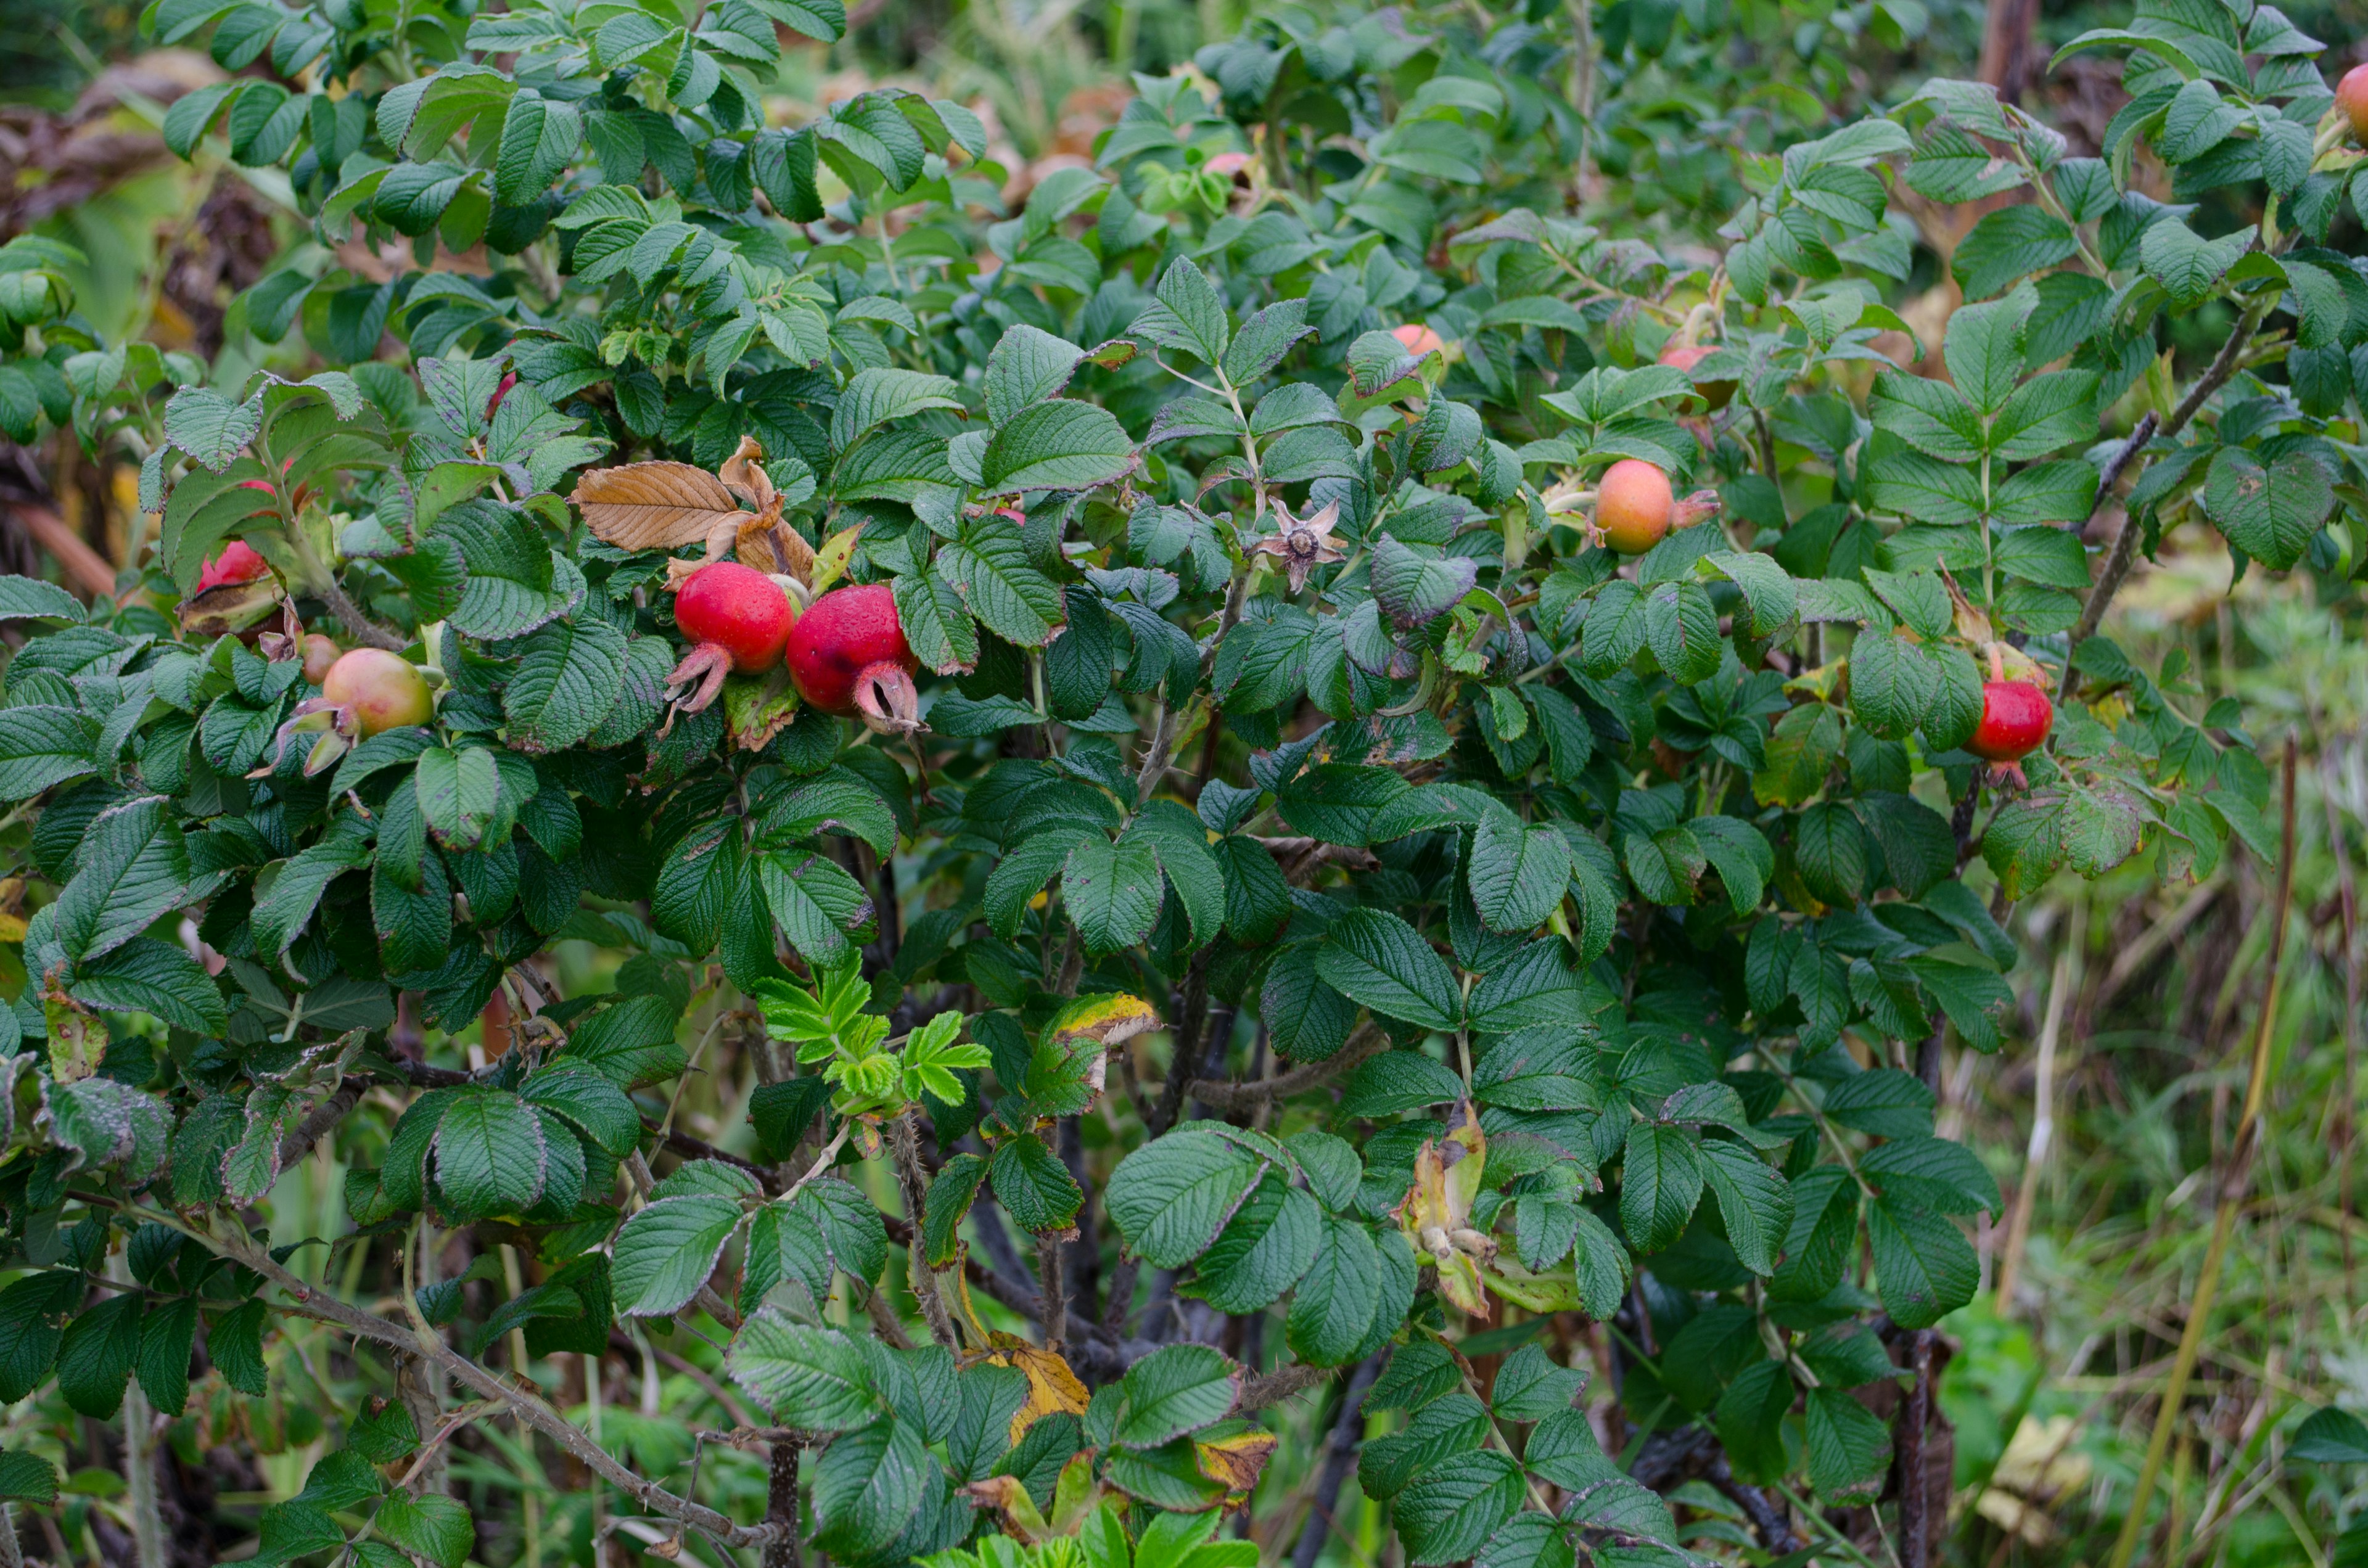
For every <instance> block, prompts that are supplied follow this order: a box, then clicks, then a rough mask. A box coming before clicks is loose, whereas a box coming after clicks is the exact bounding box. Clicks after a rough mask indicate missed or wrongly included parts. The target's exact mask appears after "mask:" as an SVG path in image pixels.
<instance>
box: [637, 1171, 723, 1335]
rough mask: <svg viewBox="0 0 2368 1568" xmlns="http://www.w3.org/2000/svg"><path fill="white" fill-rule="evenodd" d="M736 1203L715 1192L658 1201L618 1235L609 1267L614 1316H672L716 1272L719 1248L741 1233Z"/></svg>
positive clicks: (720, 1251) (720, 1254) (651, 1204)
mask: <svg viewBox="0 0 2368 1568" xmlns="http://www.w3.org/2000/svg"><path fill="white" fill-rule="evenodd" d="M742 1218H743V1211H742V1210H741V1207H740V1205H739V1203H738V1202H736V1201H735V1200H734V1199H730V1198H725V1197H723V1196H721V1195H719V1194H715V1193H687V1194H684V1195H682V1196H680V1197H675V1198H660V1199H656V1200H655V1201H654V1202H652V1203H650V1204H649V1205H648V1206H647V1207H645V1208H643V1209H641V1210H637V1211H636V1212H635V1213H634V1214H633V1215H632V1217H631V1218H629V1219H628V1220H626V1221H625V1224H624V1228H623V1229H621V1230H620V1231H619V1232H618V1233H617V1243H616V1250H615V1260H614V1262H613V1264H612V1265H611V1268H612V1270H613V1273H612V1275H611V1280H612V1288H613V1289H614V1290H615V1291H616V1301H617V1311H618V1312H619V1313H620V1314H622V1315H624V1316H628V1317H671V1316H673V1315H674V1314H675V1313H676V1312H680V1311H681V1310H682V1309H683V1307H684V1306H685V1305H687V1304H688V1303H689V1301H690V1300H691V1298H692V1297H694V1296H696V1295H698V1294H699V1288H700V1286H701V1285H704V1284H706V1283H707V1277H708V1276H709V1275H711V1274H712V1273H714V1272H715V1263H716V1259H717V1258H719V1257H721V1256H723V1244H724V1243H726V1242H728V1241H730V1240H731V1239H732V1234H733V1233H734V1231H737V1230H738V1229H739V1228H740V1221H741V1219H742Z"/></svg>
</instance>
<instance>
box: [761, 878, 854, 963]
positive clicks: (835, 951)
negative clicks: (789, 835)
mask: <svg viewBox="0 0 2368 1568" xmlns="http://www.w3.org/2000/svg"><path fill="white" fill-rule="evenodd" d="M757 881H758V883H759V885H760V886H761V887H762V888H763V889H764V893H765V903H766V906H767V907H768V908H769V909H770V910H771V911H772V912H773V919H774V921H775V922H776V923H777V924H778V925H780V928H781V931H782V934H783V935H785V936H787V937H789V939H790V942H791V945H792V946H793V947H795V948H796V949H798V951H799V952H800V953H802V954H803V955H804V957H805V959H806V960H807V961H808V962H810V963H817V964H821V965H823V966H824V967H825V968H830V967H833V966H836V965H837V964H838V963H840V962H841V961H843V960H845V958H846V956H847V955H848V953H850V952H852V951H853V950H854V947H853V944H852V943H850V942H849V941H848V932H850V931H853V930H855V929H856V928H857V927H859V926H866V925H869V924H870V923H871V918H872V909H871V897H870V895H869V894H867V893H865V892H864V891H863V884H862V883H860V882H859V881H856V880H855V879H854V878H853V877H852V876H849V875H848V872H847V870H846V869H845V868H844V867H842V866H840V865H839V864H838V862H837V861H836V860H833V859H830V858H827V857H825V856H822V855H816V854H811V853H805V852H802V851H797V850H778V849H777V850H768V851H766V852H764V853H762V854H760V855H758V856H757Z"/></svg>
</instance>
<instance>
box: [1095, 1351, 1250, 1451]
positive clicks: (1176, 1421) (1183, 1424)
mask: <svg viewBox="0 0 2368 1568" xmlns="http://www.w3.org/2000/svg"><path fill="white" fill-rule="evenodd" d="M1119 1392H1121V1394H1122V1395H1123V1396H1124V1398H1125V1401H1126V1403H1125V1404H1124V1406H1123V1408H1122V1409H1121V1413H1120V1415H1119V1418H1118V1426H1117V1429H1116V1430H1115V1431H1114V1432H1112V1434H1111V1436H1110V1440H1111V1441H1112V1442H1114V1443H1116V1444H1118V1445H1119V1446H1120V1447H1121V1448H1128V1449H1156V1448H1158V1447H1160V1446H1161V1445H1163V1444H1166V1443H1169V1442H1173V1441H1174V1440H1175V1439H1176V1438H1178V1437H1183V1436H1184V1435H1185V1434H1187V1433H1190V1432H1197V1431H1199V1430H1201V1428H1202V1427H1204V1426H1214V1425H1216V1424H1217V1423H1218V1422H1220V1421H1223V1420H1224V1418H1225V1417H1226V1416H1228V1415H1232V1414H1233V1410H1234V1402H1235V1400H1236V1399H1238V1398H1240V1397H1241V1392H1242V1369H1240V1368H1239V1367H1237V1366H1235V1364H1234V1363H1233V1362H1232V1361H1231V1360H1229V1359H1228V1358H1226V1357H1225V1355H1224V1352H1222V1351H1220V1350H1218V1349H1216V1348H1215V1347H1214V1346H1207V1345H1168V1346H1161V1347H1160V1348H1159V1349H1157V1350H1155V1351H1153V1352H1152V1353H1151V1354H1150V1355H1148V1356H1145V1357H1144V1358H1143V1359H1142V1360H1140V1361H1137V1362H1136V1363H1135V1364H1134V1365H1133V1366H1132V1367H1129V1368H1128V1369H1126V1375H1125V1377H1124V1378H1122V1379H1121V1380H1120V1382H1119Z"/></svg>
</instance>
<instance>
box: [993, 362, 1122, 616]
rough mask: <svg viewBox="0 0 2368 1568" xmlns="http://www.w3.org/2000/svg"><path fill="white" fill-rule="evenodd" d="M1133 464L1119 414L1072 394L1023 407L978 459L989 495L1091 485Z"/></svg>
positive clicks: (1118, 476) (1113, 477)
mask: <svg viewBox="0 0 2368 1568" xmlns="http://www.w3.org/2000/svg"><path fill="white" fill-rule="evenodd" d="M1133 467H1134V443H1133V441H1132V440H1130V439H1128V438H1127V434H1126V429H1125V427H1124V426H1121V425H1120V424H1119V422H1118V419H1117V417H1116V416H1115V415H1112V414H1111V413H1110V411H1109V410H1108V409H1105V408H1101V407H1099V406H1097V405H1095V404H1093V403H1079V402H1076V401H1075V400H1074V399H1070V398H1053V399H1051V400H1049V401H1047V402H1043V403H1035V404H1032V405H1030V407H1027V408H1024V409H1021V410H1020V411H1019V412H1018V413H1017V414H1015V415H1013V416H1012V417H1011V419H1010V421H1009V422H1008V423H1007V424H1005V425H1003V426H1000V427H999V428H997V429H996V432H995V434H994V435H992V436H990V437H987V442H986V450H985V454H984V455H983V456H982V457H981V459H980V460H979V470H980V480H981V488H982V489H983V490H984V491H985V493H986V494H991V495H1012V494H1019V492H1021V491H1023V490H1090V489H1092V488H1094V487H1095V486H1097V485H1102V484H1108V483H1110V482H1111V481H1113V480H1117V479H1121V478H1123V477H1125V475H1126V474H1127V473H1128V472H1130V471H1131V470H1132V469H1133ZM981 619H985V618H984V617H981ZM989 624H992V622H990V623H989Z"/></svg>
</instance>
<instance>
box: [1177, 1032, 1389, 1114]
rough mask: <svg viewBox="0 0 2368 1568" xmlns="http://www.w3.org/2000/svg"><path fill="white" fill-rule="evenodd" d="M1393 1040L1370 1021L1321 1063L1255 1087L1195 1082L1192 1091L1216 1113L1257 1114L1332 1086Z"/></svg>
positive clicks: (1194, 1096)
mask: <svg viewBox="0 0 2368 1568" xmlns="http://www.w3.org/2000/svg"><path fill="white" fill-rule="evenodd" d="M1389 1043H1390V1040H1389V1037H1388V1036H1387V1035H1385V1034H1383V1032H1382V1031H1381V1028H1380V1026H1378V1025H1376V1024H1374V1023H1372V1021H1371V1020H1370V1019H1369V1020H1367V1021H1366V1022H1365V1023H1363V1024H1361V1025H1360V1026H1359V1027H1358V1028H1357V1032H1356V1033H1354V1034H1352V1035H1350V1036H1349V1039H1348V1041H1347V1043H1346V1044H1344V1045H1342V1046H1341V1047H1340V1049H1339V1050H1338V1051H1334V1052H1333V1053H1332V1054H1331V1055H1329V1056H1327V1057H1326V1058H1325V1059H1324V1060H1323V1061H1321V1062H1308V1063H1306V1064H1305V1065H1304V1066H1299V1067H1294V1068H1292V1070H1291V1071H1290V1072H1288V1073H1280V1074H1276V1075H1275V1076H1273V1077H1271V1078H1262V1079H1260V1080H1259V1081H1258V1082H1257V1083H1255V1084H1235V1083H1232V1082H1229V1081H1225V1080H1222V1079H1209V1078H1199V1079H1195V1080H1194V1081H1193V1083H1192V1085H1191V1088H1190V1094H1191V1096H1192V1097H1193V1098H1194V1099H1196V1100H1199V1101H1200V1102H1201V1104H1202V1105H1204V1106H1207V1107H1209V1108H1211V1109H1212V1110H1255V1109H1257V1108H1258V1107H1259V1106H1262V1105H1267V1104H1269V1103H1271V1102H1273V1101H1275V1100H1279V1099H1286V1098H1288V1097H1289V1096H1292V1095H1295V1094H1299V1093H1301V1092H1302V1091H1303V1090H1306V1089H1312V1088H1315V1087H1316V1086H1317V1085H1321V1084H1326V1083H1329V1082H1331V1081H1332V1080H1333V1079H1334V1078H1337V1077H1338V1076H1339V1075H1340V1074H1343V1073H1346V1072H1348V1071H1349V1069H1350V1068H1352V1067H1354V1066H1356V1065H1357V1064H1358V1063H1359V1062H1362V1061H1364V1060H1365V1059H1366V1058H1367V1057H1369V1056H1377V1055H1379V1054H1380V1053H1381V1052H1382V1051H1384V1050H1386V1049H1387V1048H1388V1046H1389Z"/></svg>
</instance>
